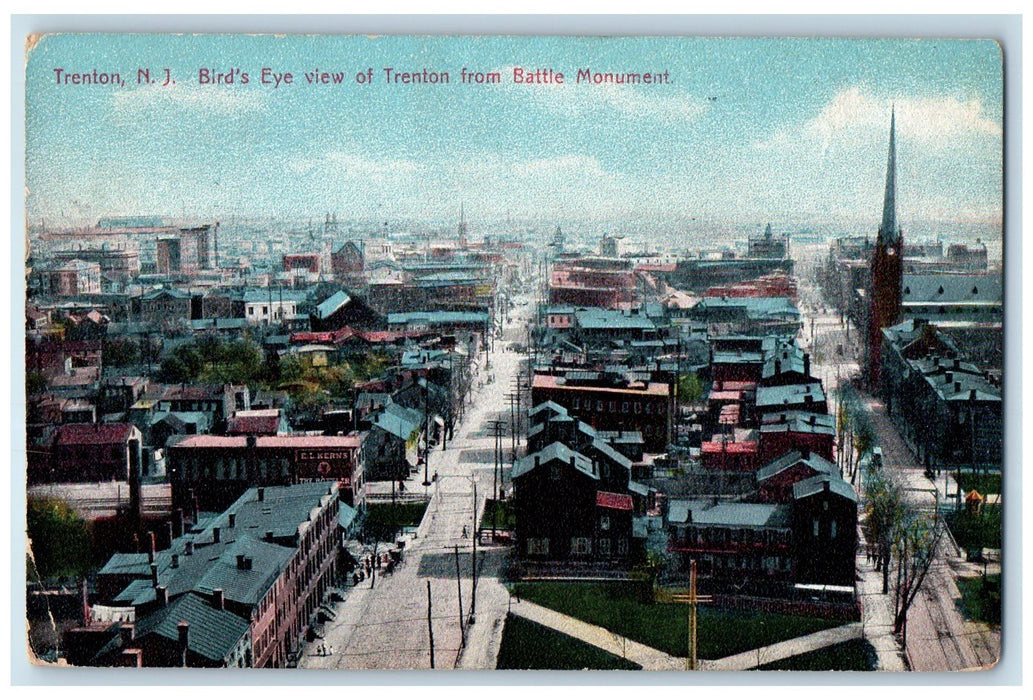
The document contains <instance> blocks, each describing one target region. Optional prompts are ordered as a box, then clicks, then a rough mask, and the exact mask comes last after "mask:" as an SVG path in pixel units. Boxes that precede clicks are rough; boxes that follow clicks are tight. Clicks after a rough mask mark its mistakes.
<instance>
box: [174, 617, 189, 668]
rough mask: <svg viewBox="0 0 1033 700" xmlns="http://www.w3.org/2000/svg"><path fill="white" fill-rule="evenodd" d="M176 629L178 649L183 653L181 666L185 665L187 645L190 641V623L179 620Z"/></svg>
mask: <svg viewBox="0 0 1033 700" xmlns="http://www.w3.org/2000/svg"><path fill="white" fill-rule="evenodd" d="M176 631H177V632H179V650H180V652H182V654H183V666H186V665H187V647H188V646H189V642H190V623H189V622H187V621H185V620H181V621H180V623H179V624H178V625H176Z"/></svg>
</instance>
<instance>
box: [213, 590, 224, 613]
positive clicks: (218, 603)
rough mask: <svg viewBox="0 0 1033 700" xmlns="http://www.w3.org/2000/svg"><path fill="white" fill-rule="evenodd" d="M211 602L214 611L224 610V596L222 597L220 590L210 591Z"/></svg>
mask: <svg viewBox="0 0 1033 700" xmlns="http://www.w3.org/2000/svg"><path fill="white" fill-rule="evenodd" d="M212 596H213V600H212V603H213V604H214V605H215V609H216V610H225V609H226V596H225V595H223V592H222V589H221V588H216V589H215V590H214V591H212Z"/></svg>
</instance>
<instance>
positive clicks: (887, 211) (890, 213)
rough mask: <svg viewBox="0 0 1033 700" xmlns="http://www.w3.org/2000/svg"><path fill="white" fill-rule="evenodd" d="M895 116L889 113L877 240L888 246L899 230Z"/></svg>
mask: <svg viewBox="0 0 1033 700" xmlns="http://www.w3.org/2000/svg"><path fill="white" fill-rule="evenodd" d="M896 132H897V115H896V109H895V108H894V109H892V111H891V112H890V154H889V158H888V159H887V162H886V194H885V196H884V197H883V200H882V226H880V227H879V238H880V239H882V240H883V241H885V242H886V243H888V244H891V245H892V244H893V243H896V242H897V239H898V238H899V237H900V230H899V229H898V228H897V140H896Z"/></svg>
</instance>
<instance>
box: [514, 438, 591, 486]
mask: <svg viewBox="0 0 1033 700" xmlns="http://www.w3.org/2000/svg"><path fill="white" fill-rule="evenodd" d="M535 458H538V463H539V464H548V463H549V462H552V461H554V460H558V461H560V462H563V463H564V464H569V463H570V460H571V459H573V460H574V468H575V469H577V470H578V471H579V472H581V473H583V474H585V475H586V476H589V477H591V478H593V479H598V478H599V474H598V473H597V472H596V471H595V469H594V466H593V464H592V460H590V459H589V458H588V457H585V456H584V455H583V454H581V453H580V452H577V451H575V450H572V449H570V448H569V447H567V446H566V445H564V444H563V443H562V442H554V443H552V444H551V445H548V446H547V447H545V448H544V449H541V450H539V451H538V452H535V453H534V454H529V455H527V456H526V457H524V458H523V459H520V460H518V461H517V463H516V464H515V465H514V466H513V476H512V478H514V479H516V478H518V477H521V476H523V475H524V474H527V473H528V472H530V471H531V470H532V469H534V468H535Z"/></svg>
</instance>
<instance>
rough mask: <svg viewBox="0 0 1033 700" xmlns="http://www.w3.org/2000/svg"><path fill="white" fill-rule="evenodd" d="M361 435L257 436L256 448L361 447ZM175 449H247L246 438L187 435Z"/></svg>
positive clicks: (241, 436)
mask: <svg viewBox="0 0 1033 700" xmlns="http://www.w3.org/2000/svg"><path fill="white" fill-rule="evenodd" d="M361 446H362V436H361V435H270V436H259V437H258V438H257V441H256V447H296V448H314V447H324V448H333V447H361ZM176 447H177V448H179V447H225V448H231V447H247V437H246V436H243V435H240V436H236V435H189V436H187V437H185V438H183V439H182V440H180V441H179V442H177V443H176Z"/></svg>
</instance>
